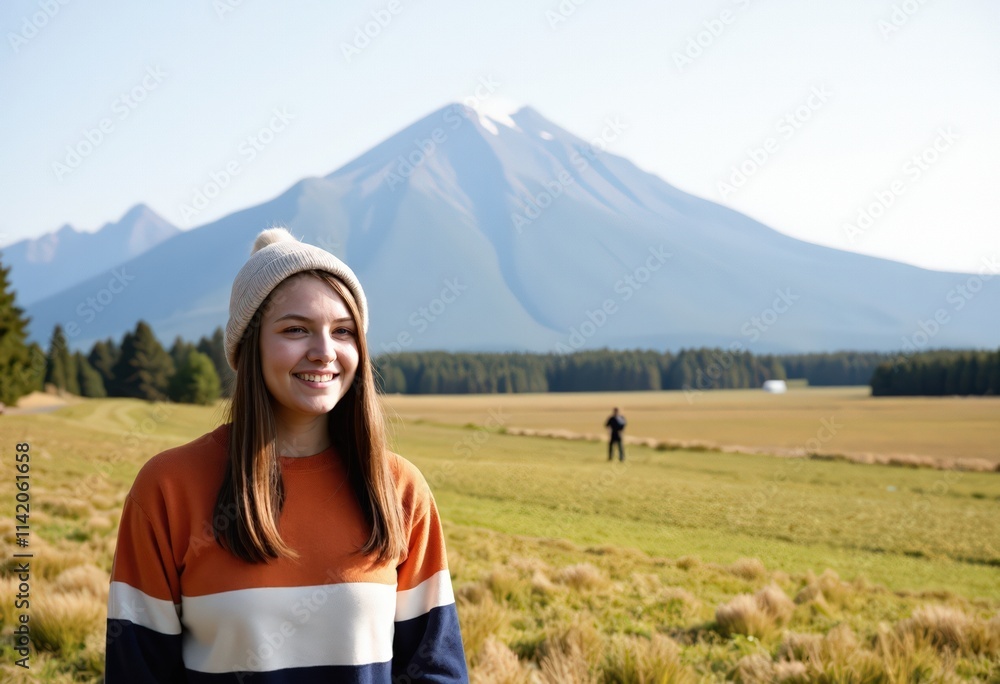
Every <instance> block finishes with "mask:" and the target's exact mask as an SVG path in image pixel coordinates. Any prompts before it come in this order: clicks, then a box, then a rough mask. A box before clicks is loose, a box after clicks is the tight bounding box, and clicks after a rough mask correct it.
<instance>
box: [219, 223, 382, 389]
mask: <svg viewBox="0 0 1000 684" xmlns="http://www.w3.org/2000/svg"><path fill="white" fill-rule="evenodd" d="M314 268H316V269H319V270H321V271H327V272H329V273H331V274H333V275H334V276H336V277H337V278H339V279H340V280H342V281H343V282H344V284H345V285H346V286H347V289H348V290H350V292H351V294H352V295H354V299H355V301H356V302H357V304H358V310H359V312H360V314H361V320H360V321H358V324H359V325H360V326H361V329H362V330H363V331H364V332H366V333H367V332H368V301H367V300H366V299H365V292H364V290H362V289H361V283H360V282H358V279H357V277H356V276H355V275H354V271H352V270H351V269H350V268H348V266H347V264H345V263H344V262H343V261H341V260H340V259H338V258H337V257H335V256H333V255H332V254H330V253H329V252H327V251H326V250H325V249H320V248H319V247H314V246H313V245H310V244H306V243H304V242H299V241H298V240H297V239H295V237H294V236H293V235H292V234H291V233H289V232H288V229H287V228H284V227H277V228H269V229H268V230H264V231H261V232H260V234H259V235H258V236H257V239H256V240H255V241H254V243H253V249H252V250H251V252H250V259H249V260H248V261H247V262H246V263H245V264H243V268H241V269H240V272H239V273H237V274H236V279H235V280H234V281H233V291H232V294H231V295H230V297H229V322H228V323H227V324H226V360H227V361H228V362H229V366H230V368H232V369H233V370H236V357H237V353H238V352H239V345H240V341H241V339H242V338H243V333H244V332H245V331H246V329H247V326H248V325H249V324H250V320H251V319H252V318H253V315H254V313H256V311H257V309H258V308H259V307H260V305H261V304H262V303H263V302H264V300H265V299H266V298H267V295H268V294H270V293H271V290H273V289H274V288H275V287H277V286H278V284H279V283H281V281H283V280H284V279H285V278H287V277H288V276H291V275H294V274H296V273H300V272H302V271H308V270H310V269H314Z"/></svg>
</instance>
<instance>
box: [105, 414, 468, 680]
mask: <svg viewBox="0 0 1000 684" xmlns="http://www.w3.org/2000/svg"><path fill="white" fill-rule="evenodd" d="M229 428H230V424H228V423H227V424H224V425H221V426H220V427H218V428H216V429H215V430H213V431H212V432H210V433H207V434H205V435H202V436H201V437H199V438H198V439H195V440H194V441H192V442H189V443H187V444H184V445H182V446H179V447H175V448H173V449H168V450H167V451H164V452H162V453H160V454H157V455H156V456H154V457H153V458H152V459H150V460H149V461H148V462H147V463H146V464H145V465H144V466H143V467H142V468H141V470H140V471H139V473H138V475H137V476H136V479H135V482H134V484H133V485H132V489H131V491H130V492H129V495H128V497H127V498H126V500H125V504H124V507H123V511H122V519H121V526H120V528H119V531H118V546H117V549H116V551H115V557H114V565H113V568H112V572H111V590H110V595H109V598H108V624H107V630H108V633H107V637H108V638H107V661H106V680H105V681H106V682H107V683H108V684H117V683H118V682H129V683H130V684H133V683H137V684H142V683H145V682H232V681H238V682H254V683H255V682H262V683H271V682H296V683H303V684H309V683H311V682H359V683H360V682H372V683H375V682H390V681H391V682H393V683H394V684H395V683H396V682H399V683H404V682H419V681H425V682H467V681H468V674H467V672H466V665H465V654H464V650H463V646H462V639H461V634H460V632H459V625H458V614H457V612H456V609H455V600H454V594H453V593H452V585H451V576H450V575H449V573H448V568H447V557H446V555H445V547H444V536H443V534H442V531H441V523H440V519H439V518H438V511H437V507H436V505H435V503H434V499H433V497H432V495H431V492H430V490H429V488H428V487H427V483H426V481H425V480H424V478H423V476H422V475H421V474H420V471H418V470H417V468H416V467H415V466H413V465H412V464H411V463H410V462H409V461H407V460H406V459H404V458H403V457H401V456H399V455H397V454H392V456H391V459H392V460H391V464H392V471H393V473H394V475H395V481H396V486H397V489H398V492H399V495H400V500H401V501H402V503H403V510H404V512H405V516H406V517H405V520H406V523H407V530H408V534H409V542H408V551H407V552H406V553H405V554H404V556H403V557H401V558H400V559H398V560H397V561H395V562H389V563H384V564H375V563H374V562H373V561H371V560H370V559H368V558H366V557H364V556H361V555H360V554H358V553H355V551H356V549H357V548H358V547H359V546H360V545H361V544H362V543H364V541H365V540H366V539H367V534H368V530H369V529H370V528H368V526H367V525H366V523H365V520H364V516H363V514H362V511H361V508H360V506H359V505H358V503H357V500H356V498H355V496H354V495H353V493H352V491H351V489H350V484H349V483H348V482H347V481H346V476H347V472H346V468H345V465H344V463H343V462H342V459H340V458H339V457H338V456H337V452H336V450H335V448H334V447H332V446H331V447H329V448H327V449H326V450H325V451H323V452H321V453H319V454H314V455H312V456H305V457H299V458H289V457H280V459H279V460H280V465H281V472H282V478H283V481H284V485H285V492H286V498H285V504H284V508H283V509H282V512H281V518H280V520H279V525H280V528H279V529H280V530H281V534H282V537H283V538H284V540H285V541H286V542H287V543H288V544H289V545H290V546H291V547H292V548H294V549H295V550H296V551H297V552H298V553H299V558H298V559H296V560H290V559H286V558H281V559H277V560H273V561H271V562H269V563H262V564H250V563H246V562H244V561H241V560H239V559H238V558H236V557H235V556H233V555H232V554H230V553H229V552H228V551H226V550H224V549H222V548H221V547H220V546H219V545H218V544H217V543H216V542H215V540H214V537H213V533H212V516H213V513H214V506H215V500H216V495H217V493H218V490H219V487H220V485H221V483H222V479H223V475H224V472H225V468H226V444H227V440H228V435H229ZM225 517H226V516H224V518H225Z"/></svg>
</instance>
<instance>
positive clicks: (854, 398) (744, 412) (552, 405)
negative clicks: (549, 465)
mask: <svg viewBox="0 0 1000 684" xmlns="http://www.w3.org/2000/svg"><path fill="white" fill-rule="evenodd" d="M387 400H388V401H387V403H388V406H389V407H391V409H392V410H394V411H395V412H396V414H397V415H398V416H399V417H401V418H405V419H409V420H416V419H424V420H428V421H436V422H443V423H453V424H457V425H464V424H466V423H469V422H471V423H476V424H482V423H483V422H484V421H486V420H487V418H488V415H490V414H489V412H491V411H492V412H493V413H494V414H498V415H500V416H501V417H502V419H503V421H504V424H505V425H506V426H508V427H521V428H546V429H551V428H561V429H565V430H569V431H572V432H577V433H594V434H600V435H606V430H605V429H604V428H603V427H602V426H603V425H604V421H605V420H607V417H608V415H610V413H611V408H612V407H613V406H618V407H619V409H620V410H621V411H622V413H624V414H625V415H626V417H627V418H628V421H629V424H628V429H627V430H626V433H627V434H629V435H632V436H637V437H649V438H654V439H659V440H675V441H680V442H684V441H695V442H704V443H709V444H716V445H738V446H746V447H752V448H764V449H771V450H775V451H778V450H782V449H796V448H804V447H806V446H807V444H809V443H810V440H812V439H819V441H820V445H821V448H822V449H823V450H825V451H830V452H840V453H878V454H900V455H918V456H930V457H935V458H966V459H972V458H975V459H986V460H989V461H992V462H994V463H1000V397H871V396H869V389H868V388H867V387H803V388H798V387H793V388H791V389H790V390H789V391H788V392H787V393H786V394H778V395H775V394H768V393H766V392H763V391H761V390H728V391H724V392H683V391H669V392H607V393H603V392H581V393H576V392H572V393H569V392H567V393H559V394H517V395H507V394H501V395H498V394H479V395H462V396H456V395H442V396H431V395H428V396H420V395H391V396H389V397H388V398H387ZM823 420H827V421H831V420H832V421H834V422H835V424H836V426H837V429H836V432H835V433H834V434H832V435H831V436H830V438H829V439H821V438H822V437H825V436H826V434H827V433H823V434H819V433H820V429H821V427H822V424H821V421H823Z"/></svg>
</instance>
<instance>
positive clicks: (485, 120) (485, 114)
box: [468, 95, 521, 135]
mask: <svg viewBox="0 0 1000 684" xmlns="http://www.w3.org/2000/svg"><path fill="white" fill-rule="evenodd" d="M468 104H469V105H470V106H471V108H472V109H473V110H474V111H475V112H476V114H477V115H478V117H479V123H480V125H481V126H482V127H483V128H485V129H486V130H487V131H489V132H490V133H492V134H493V135H500V129H498V128H497V124H500V125H501V126H505V127H506V128H510V129H513V130H515V131H520V130H521V128H520V127H519V126H518V125H517V122H515V121H514V119H512V118H511V114H513V113H515V112H517V111H518V110H520V109H521V105H519V104H517V103H515V102H513V101H511V100H508V99H507V98H504V97H500V96H499V95H490V96H489V97H485V98H483V99H480V100H475V101H470V102H469V103H468Z"/></svg>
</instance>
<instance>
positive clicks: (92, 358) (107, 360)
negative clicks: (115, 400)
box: [81, 338, 118, 389]
mask: <svg viewBox="0 0 1000 684" xmlns="http://www.w3.org/2000/svg"><path fill="white" fill-rule="evenodd" d="M117 351H118V349H117V347H115V343H114V340H112V339H110V338H108V340H107V341H100V340H99V341H98V342H96V343H95V344H94V346H93V347H92V348H91V350H90V354H88V355H87V362H88V363H89V364H90V365H91V367H93V369H94V370H96V371H97V372H98V373H99V374H100V376H101V381H102V384H103V385H104V386H105V387H107V386H109V385H110V384H111V382H112V380H113V379H114V374H113V371H114V367H115V362H116V361H117V360H118V358H117ZM81 389H82V388H81Z"/></svg>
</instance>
